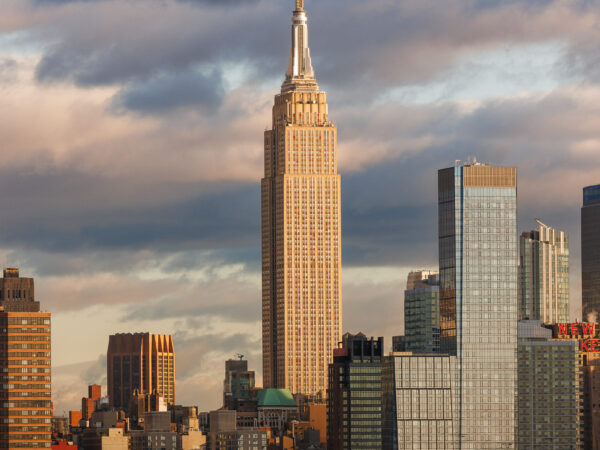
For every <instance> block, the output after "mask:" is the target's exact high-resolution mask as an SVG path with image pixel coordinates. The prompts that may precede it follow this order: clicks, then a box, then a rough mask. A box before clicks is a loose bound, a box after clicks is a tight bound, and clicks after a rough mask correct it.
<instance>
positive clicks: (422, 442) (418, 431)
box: [381, 352, 458, 450]
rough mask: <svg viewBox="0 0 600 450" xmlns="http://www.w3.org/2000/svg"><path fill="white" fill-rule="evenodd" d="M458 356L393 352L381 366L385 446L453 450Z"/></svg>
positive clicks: (386, 447) (383, 443) (383, 445)
mask: <svg viewBox="0 0 600 450" xmlns="http://www.w3.org/2000/svg"><path fill="white" fill-rule="evenodd" d="M455 369H456V357H454V356H448V355H431V354H429V355H418V354H411V353H408V352H407V353H395V352H392V353H390V356H386V357H385V358H384V359H383V367H382V375H381V378H382V409H383V426H382V435H383V436H382V439H383V441H382V448H385V449H413V448H419V449H436V450H450V449H452V450H453V449H455V448H458V447H456V446H455V431H454V429H453V408H452V403H453V396H452V392H453V391H452V390H453V377H454V376H455V373H456V370H455Z"/></svg>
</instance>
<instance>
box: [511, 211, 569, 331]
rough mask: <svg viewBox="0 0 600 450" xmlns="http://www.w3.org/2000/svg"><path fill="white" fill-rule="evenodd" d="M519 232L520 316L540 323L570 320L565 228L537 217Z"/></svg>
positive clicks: (567, 254) (567, 242) (567, 253)
mask: <svg viewBox="0 0 600 450" xmlns="http://www.w3.org/2000/svg"><path fill="white" fill-rule="evenodd" d="M537 223H538V225H539V228H538V229H537V230H533V231H529V232H525V233H522V234H521V241H520V247H521V248H520V250H521V254H520V264H519V271H520V285H519V318H520V319H530V320H541V321H542V322H543V323H559V322H568V321H569V316H570V312H569V241H568V239H567V234H566V233H565V232H564V231H559V230H555V229H554V228H551V227H549V226H547V225H545V224H543V223H542V222H541V221H539V220H537Z"/></svg>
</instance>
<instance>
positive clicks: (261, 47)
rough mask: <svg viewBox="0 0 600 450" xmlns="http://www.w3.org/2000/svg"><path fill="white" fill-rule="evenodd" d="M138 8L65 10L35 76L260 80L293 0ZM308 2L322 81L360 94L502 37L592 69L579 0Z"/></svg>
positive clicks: (278, 56)
mask: <svg viewBox="0 0 600 450" xmlns="http://www.w3.org/2000/svg"><path fill="white" fill-rule="evenodd" d="M143 4H144V8H140V7H139V6H137V7H136V5H137V4H136V2H132V3H127V4H123V3H122V2H118V3H109V4H106V5H104V3H99V4H98V5H95V6H90V8H94V14H89V13H87V12H86V13H85V14H83V13H82V9H81V8H79V9H77V8H75V9H74V10H73V11H69V12H68V13H65V16H64V18H63V20H62V22H60V24H56V25H59V26H48V27H47V28H46V31H45V34H46V35H47V36H46V39H47V40H48V41H49V42H53V43H54V44H53V45H50V46H48V47H47V48H48V50H47V51H46V52H45V54H44V55H43V58H42V60H41V61H40V64H39V66H38V70H37V75H38V79H39V80H42V81H60V80H64V79H71V80H74V81H75V82H76V83H78V84H80V85H104V84H116V83H122V82H132V81H134V82H142V83H143V82H144V81H145V80H147V79H149V78H151V77H153V76H154V74H155V73H156V71H167V72H168V71H173V70H175V71H182V70H184V69H186V68H189V67H192V66H193V65H197V64H204V65H207V66H209V67H211V66H215V65H220V64H222V63H224V62H228V63H239V62H244V63H245V64H246V65H247V66H248V71H249V72H248V74H247V76H248V77H254V78H256V79H264V77H265V76H273V74H274V73H283V71H284V70H285V64H286V58H287V54H288V47H289V40H288V35H289V33H288V32H287V28H288V25H287V24H288V23H289V16H290V11H291V9H292V2H291V1H290V2H289V4H287V3H284V2H273V1H267V0H262V1H260V2H258V1H257V2H252V1H237V2H234V1H232V2H223V1H210V2H201V1H196V2H184V3H179V5H177V3H176V2H144V3H143ZM209 4H210V5H209ZM213 4H226V5H229V6H231V5H235V6H236V7H234V8H229V7H226V8H215V7H213V6H214V5H213ZM203 5H204V6H203ZM115 8H117V9H118V10H119V12H120V14H119V15H118V16H117V15H115V13H114V11H115ZM307 8H308V12H309V20H310V29H311V45H312V47H313V52H312V54H313V59H314V62H315V67H316V71H317V75H318V77H319V79H320V81H321V82H322V83H323V84H324V85H325V86H328V85H335V86H346V87H352V88H353V89H355V91H354V96H355V97H360V96H367V95H371V96H372V95H373V90H382V89H385V88H386V87H390V86H395V85H402V84H405V83H422V82H424V81H426V80H428V79H431V78H432V77H434V76H436V75H437V74H439V73H440V72H442V71H444V70H447V69H449V68H451V67H452V65H453V64H454V63H455V62H456V60H457V58H459V57H461V56H463V55H465V54H468V53H469V52H473V51H478V50H484V49H488V48H490V47H493V46H497V45H502V44H509V45H514V44H518V43H532V42H544V41H546V40H557V39H562V40H565V41H568V42H569V43H570V47H569V49H570V52H569V55H570V57H571V58H573V59H575V60H576V61H577V64H575V65H573V64H569V67H571V68H572V69H573V70H574V69H575V68H578V70H587V71H593V70H595V69H594V68H596V67H597V63H595V62H594V61H595V60H596V59H595V53H594V52H593V49H594V48H597V46H595V45H588V44H587V43H589V42H591V41H595V42H596V43H597V37H596V39H594V35H595V32H594V29H593V25H592V21H593V20H596V21H597V10H594V8H593V7H592V6H591V4H590V2H585V1H583V0H580V1H575V2H572V3H570V4H569V6H568V7H567V6H565V5H564V4H563V3H561V2H557V1H542V0H539V1H534V2H531V1H524V0H520V1H517V0H515V1H510V2H496V1H491V0H488V1H483V0H482V1H479V2H478V1H467V0H449V1H448V3H447V4H445V5H444V7H440V5H439V2H437V1H434V0H427V1H422V0H418V1H417V0H408V1H404V2H369V3H368V4H366V3H365V2H364V1H358V0H343V1H342V0H331V1H328V2H311V3H310V4H307ZM373 24H377V26H373ZM567 62H568V60H566V61H565V63H567ZM367 86H368V87H369V90H368V92H365V90H364V88H365V87H367Z"/></svg>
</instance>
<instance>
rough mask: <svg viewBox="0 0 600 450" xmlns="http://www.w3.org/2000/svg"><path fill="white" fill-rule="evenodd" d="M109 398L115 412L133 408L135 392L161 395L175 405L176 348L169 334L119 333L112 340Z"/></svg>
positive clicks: (110, 342)
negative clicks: (132, 401)
mask: <svg viewBox="0 0 600 450" xmlns="http://www.w3.org/2000/svg"><path fill="white" fill-rule="evenodd" d="M106 369H107V374H106V375H107V380H108V397H109V400H110V405H111V406H112V407H114V408H124V409H127V408H128V407H129V402H130V400H131V397H132V395H133V394H134V391H137V392H138V393H140V394H153V393H157V394H158V395H160V396H161V397H162V398H163V400H164V401H165V403H167V404H169V405H174V404H175V348H174V346H173V337H172V336H171V335H165V334H151V333H135V334H131V333H119V334H115V335H112V336H110V337H109V340H108V351H107V355H106Z"/></svg>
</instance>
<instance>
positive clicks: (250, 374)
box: [223, 356, 255, 409]
mask: <svg viewBox="0 0 600 450" xmlns="http://www.w3.org/2000/svg"><path fill="white" fill-rule="evenodd" d="M254 379H255V375H254V371H252V370H248V361H246V360H244V359H242V357H241V356H240V359H230V360H227V361H225V381H224V383H223V406H225V407H226V408H227V409H237V403H238V401H239V400H249V399H250V397H251V393H252V390H253V389H254Z"/></svg>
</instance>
